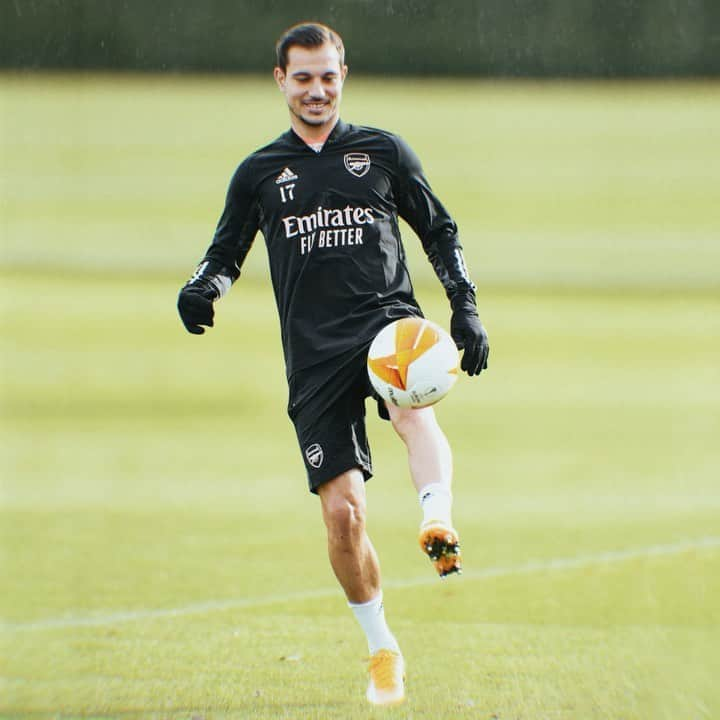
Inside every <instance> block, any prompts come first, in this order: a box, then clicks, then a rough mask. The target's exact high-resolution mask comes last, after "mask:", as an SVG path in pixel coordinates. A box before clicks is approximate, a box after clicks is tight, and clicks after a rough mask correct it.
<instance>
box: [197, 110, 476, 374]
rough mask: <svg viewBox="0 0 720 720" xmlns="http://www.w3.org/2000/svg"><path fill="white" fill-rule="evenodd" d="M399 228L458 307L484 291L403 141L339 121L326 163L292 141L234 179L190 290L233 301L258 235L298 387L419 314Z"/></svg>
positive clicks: (287, 137) (284, 139)
mask: <svg viewBox="0 0 720 720" xmlns="http://www.w3.org/2000/svg"><path fill="white" fill-rule="evenodd" d="M398 217H402V218H403V219H404V220H406V221H407V222H408V224H409V225H410V226H411V227H412V228H413V230H414V231H415V233H416V234H417V235H418V237H419V238H420V241H421V242H422V245H423V248H424V250H425V253H426V254H427V256H428V258H429V260H430V262H431V263H432V265H433V268H434V269H435V272H436V274H437V275H438V277H439V279H440V281H441V282H442V284H443V286H444V288H445V290H446V292H447V294H448V296H452V295H454V294H455V293H457V292H464V291H468V290H469V291H471V292H472V290H474V286H473V285H472V283H471V281H470V279H469V277H468V274H467V270H466V268H465V264H464V261H463V257H462V252H461V247H460V244H459V242H458V237H457V227H456V225H455V223H454V222H453V220H452V219H451V217H450V216H449V215H448V213H447V211H446V210H445V208H444V207H443V205H442V203H441V202H440V201H439V200H438V198H437V197H436V196H435V195H434V194H433V192H432V190H431V189H430V186H429V184H428V182H427V180H426V179H425V176H424V174H423V171H422V167H421V165H420V162H419V160H418V158H417V156H416V155H415V153H414V152H413V151H412V150H411V149H410V148H409V147H408V145H407V144H406V143H405V142H404V141H403V140H401V139H400V138H399V137H397V136H396V135H393V134H392V133H389V132H386V131H383V130H377V129H375V128H368V127H362V126H355V125H349V124H346V123H344V122H342V121H339V122H338V123H337V125H336V126H335V128H334V130H333V131H332V133H331V134H330V136H329V137H328V139H327V141H326V142H325V144H324V146H323V147H322V149H321V150H320V151H319V152H316V151H315V150H313V149H312V148H310V147H309V146H308V145H307V144H306V143H305V142H304V141H303V140H302V139H301V138H300V137H298V136H297V135H296V134H295V133H294V132H293V131H292V130H289V131H288V132H286V133H284V134H283V135H281V136H280V137H279V138H278V139H277V140H275V141H274V142H272V143H270V144H269V145H267V146H265V147H263V148H261V149H260V150H258V151H256V152H254V153H253V154H251V155H250V156H249V157H248V158H247V159H245V160H244V161H243V162H242V163H241V164H240V166H239V167H238V168H237V170H236V171H235V174H234V175H233V178H232V180H231V182H230V187H229V189H228V193H227V198H226V202H225V209H224V211H223V213H222V216H221V218H220V221H219V222H218V225H217V229H216V231H215V236H214V238H213V241H212V244H211V245H210V247H209V249H208V251H207V253H206V255H205V258H204V259H203V261H202V262H201V264H200V265H199V267H198V269H197V271H196V273H195V275H194V276H193V278H192V279H191V280H190V284H192V283H206V284H209V285H211V286H212V287H214V288H215V289H216V291H217V296H220V295H222V294H224V292H225V291H226V290H227V289H228V288H229V287H230V285H231V284H232V283H233V282H234V281H235V280H236V279H237V278H238V276H239V274H240V268H241V266H242V263H243V261H244V259H245V257H246V255H247V253H248V251H249V250H250V247H251V245H252V243H253V240H254V238H255V235H256V234H257V231H258V230H260V231H261V232H262V234H263V236H264V238H265V242H266V245H267V252H268V258H269V263H270V273H271V276H272V283H273V289H274V292H275V299H276V302H277V307H278V312H279V315H280V327H281V333H282V344H283V348H284V353H285V363H286V369H287V375H288V377H290V376H291V375H292V374H293V373H294V372H296V371H298V370H301V369H303V368H307V367H310V366H312V365H315V364H317V363H320V362H323V361H325V360H328V359H330V358H332V357H334V356H336V355H340V354H342V353H344V352H347V351H349V350H351V349H352V348H354V347H358V346H361V345H362V344H366V343H368V342H369V341H370V340H372V338H373V337H374V336H375V335H376V334H377V333H378V332H379V331H380V329H381V328H382V327H384V326H385V325H386V324H387V323H388V322H391V321H392V320H395V319H397V318H399V317H404V316H406V315H419V314H421V312H420V308H419V306H418V304H417V301H416V300H415V297H414V294H413V288H412V283H411V281H410V276H409V274H408V269H407V266H406V262H405V252H404V249H403V246H402V241H401V238H400V230H399V227H398Z"/></svg>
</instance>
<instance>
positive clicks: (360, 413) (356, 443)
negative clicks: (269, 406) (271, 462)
mask: <svg viewBox="0 0 720 720" xmlns="http://www.w3.org/2000/svg"><path fill="white" fill-rule="evenodd" d="M367 351H368V348H367V347H364V348H360V349H357V350H353V351H352V352H350V353H345V354H344V355H340V356H338V357H336V358H331V359H330V360H328V361H326V362H323V363H320V364H319V365H313V366H312V367H309V368H307V369H305V370H299V371H298V372H296V373H295V374H294V375H292V376H291V377H290V378H289V380H288V384H289V390H290V399H289V403H288V415H289V416H290V419H291V420H292V421H293V423H294V425H295V432H296V433H297V437H298V442H299V443H300V450H301V452H302V456H303V461H304V462H305V468H306V470H307V477H308V485H309V486H310V491H311V492H313V493H317V490H318V488H319V487H320V485H322V484H323V483H324V482H327V481H328V480H332V478H334V477H336V476H338V475H340V474H341V473H344V472H345V471H347V470H350V469H352V468H355V467H357V468H359V469H360V470H361V471H362V473H363V475H364V476H365V480H368V479H369V478H371V477H372V461H371V457H370V446H369V444H368V439H367V432H366V429H365V398H367V397H373V398H375V400H376V401H377V403H378V413H379V414H380V417H382V418H384V419H386V420H388V419H389V415H388V412H387V408H386V407H385V403H384V401H382V400H380V399H379V398H378V397H377V395H376V393H375V391H374V389H373V387H372V385H371V384H370V380H369V378H368V374H367V367H366V365H367Z"/></svg>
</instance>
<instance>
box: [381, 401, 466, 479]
mask: <svg viewBox="0 0 720 720" xmlns="http://www.w3.org/2000/svg"><path fill="white" fill-rule="evenodd" d="M387 408H388V412H389V413H390V421H391V422H392V425H393V428H395V431H396V432H397V434H398V435H399V436H400V437H401V438H402V440H403V442H404V443H405V445H406V447H407V451H408V463H409V465H410V476H411V477H412V481H413V485H415V489H416V490H417V491H418V492H420V491H421V490H422V489H423V488H425V487H427V486H428V485H431V484H433V483H437V484H440V485H443V486H445V487H446V488H447V489H448V491H449V490H450V485H451V483H452V471H453V467H452V453H451V452H450V445H449V444H448V441H447V438H446V437H445V433H443V431H442V430H441V429H440V426H439V425H438V422H437V420H436V418H435V411H434V410H433V409H432V408H431V407H428V408H420V409H413V408H398V407H395V406H394V405H393V404H392V403H387Z"/></svg>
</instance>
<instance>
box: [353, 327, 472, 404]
mask: <svg viewBox="0 0 720 720" xmlns="http://www.w3.org/2000/svg"><path fill="white" fill-rule="evenodd" d="M458 363H459V355H458V351H457V348H456V346H455V342H454V341H453V339H452V338H451V337H450V335H449V334H448V333H447V332H446V331H445V330H443V329H442V328H441V327H440V326H439V325H437V324H436V323H434V322H432V321H430V320H426V319H425V318H416V317H408V318H402V319H401V320H396V321H395V322H392V323H390V324H389V325H386V326H385V327H384V328H383V329H382V330H381V331H380V332H379V333H378V334H377V336H376V337H375V339H374V340H373V341H372V344H371V345H370V350H369V352H368V360H367V368H368V375H369V376H370V382H371V383H372V386H373V387H374V388H375V390H376V392H377V393H378V395H380V397H382V398H384V399H385V400H387V401H388V402H391V403H393V404H394V405H397V406H398V407H404V408H409V407H413V408H421V407H427V406H428V405H433V404H434V403H436V402H437V401H438V400H441V399H442V398H444V397H445V395H447V394H448V392H450V389H451V388H452V386H453V385H454V384H455V382H456V380H457V375H458Z"/></svg>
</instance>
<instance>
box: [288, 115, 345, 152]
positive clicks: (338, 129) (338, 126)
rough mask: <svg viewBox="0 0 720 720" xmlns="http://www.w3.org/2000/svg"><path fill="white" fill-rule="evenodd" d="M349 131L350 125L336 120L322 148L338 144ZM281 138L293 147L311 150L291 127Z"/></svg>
mask: <svg viewBox="0 0 720 720" xmlns="http://www.w3.org/2000/svg"><path fill="white" fill-rule="evenodd" d="M349 129H350V125H348V124H347V123H346V122H343V121H342V120H341V119H340V118H338V121H337V122H336V123H335V127H334V128H333V129H332V130H331V131H330V134H329V135H328V137H327V140H325V142H324V143H323V147H325V146H326V145H331V144H333V143H336V142H338V141H339V140H340V139H341V138H342V137H343V136H344V135H345V134H346V133H347V131H348V130H349ZM281 137H282V139H283V140H286V141H287V142H289V143H291V144H293V145H304V146H305V147H308V148H309V149H310V150H312V148H311V147H310V146H309V145H308V143H307V142H305V140H303V139H302V138H301V137H300V136H299V135H298V134H297V133H296V132H295V130H294V128H292V127H291V128H290V129H289V130H288V131H287V132H286V133H283V135H282V136H281ZM313 152H314V151H313Z"/></svg>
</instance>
